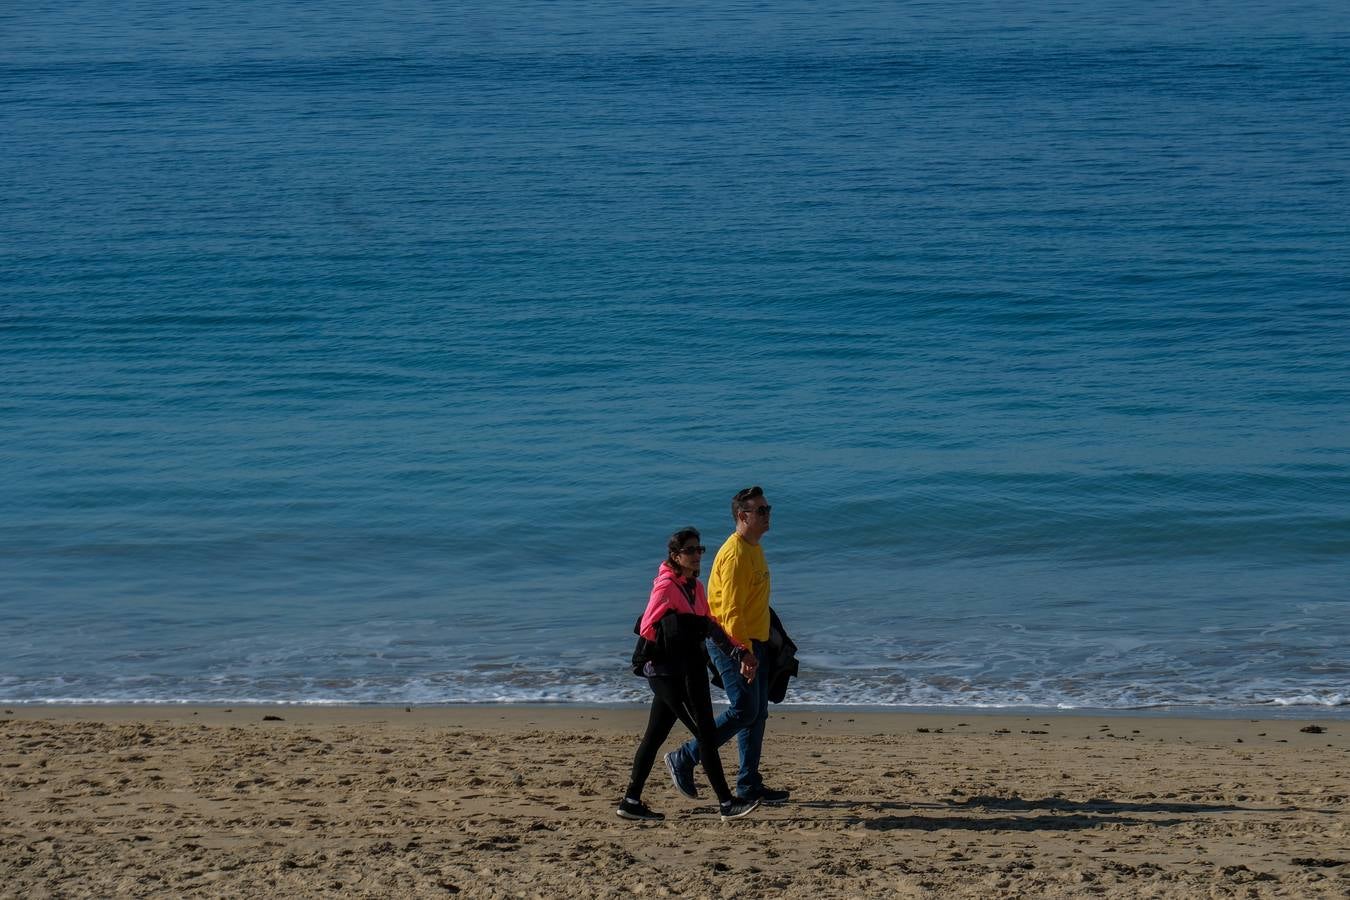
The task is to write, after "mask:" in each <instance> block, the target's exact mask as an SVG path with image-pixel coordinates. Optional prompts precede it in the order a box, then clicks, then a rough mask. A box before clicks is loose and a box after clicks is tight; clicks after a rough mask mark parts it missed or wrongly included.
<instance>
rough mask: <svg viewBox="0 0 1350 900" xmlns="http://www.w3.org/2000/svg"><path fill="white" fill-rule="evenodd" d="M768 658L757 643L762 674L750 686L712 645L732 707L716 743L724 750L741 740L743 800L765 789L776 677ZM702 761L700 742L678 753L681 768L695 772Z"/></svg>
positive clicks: (739, 786) (721, 722) (720, 722)
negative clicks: (762, 769) (763, 762)
mask: <svg viewBox="0 0 1350 900" xmlns="http://www.w3.org/2000/svg"><path fill="white" fill-rule="evenodd" d="M766 655H767V654H766V653H765V650H764V648H763V646H762V645H760V644H758V643H757V644H756V645H755V658H756V659H758V660H759V671H758V672H756V673H755V680H754V681H753V682H750V683H749V684H747V683H746V681H745V679H744V678H742V677H741V667H740V664H738V663H737V662H736V661H735V660H734V659H732V658H731V657H730V656H727V655H726V654H725V653H723V652H722V651H721V650H720V649H719V648H718V646H717V645H716V644H714V643H713V642H712V641H708V656H709V658H711V659H712V662H713V665H714V666H716V667H717V671H718V672H719V673H721V675H722V687H723V688H724V689H725V690H726V692H727V702H728V703H730V704H731V705H730V706H729V707H727V709H726V710H725V711H724V712H723V713H722V714H721V715H720V716H718V717H717V721H716V722H715V723H714V724H715V725H716V731H715V732H714V734H713V742H714V744H715V745H716V746H717V747H721V746H722V745H723V744H725V743H726V742H727V741H729V740H731V736H732V735H733V734H734V735H736V736H737V746H738V747H739V749H740V751H741V770H740V773H739V774H738V775H737V776H736V793H737V794H738V795H739V796H741V797H746V796H749V795H750V794H751V793H753V792H754V791H756V790H758V789H759V788H761V787H763V786H764V779H763V778H761V777H760V774H759V758H760V755H761V753H762V751H763V749H764V723H765V722H766V721H767V720H768V718H769V682H770V681H772V680H773V673H772V672H770V671H769V666H768V665H766V664H765V656H766ZM698 759H699V752H698V739H697V738H695V739H692V740H689V741H686V742H685V743H684V744H682V745H681V746H680V747H679V749H677V750H676V751H675V761H676V762H677V763H678V764H679V765H680V767H681V768H686V769H692V768H693V767H694V764H695V763H697V762H698Z"/></svg>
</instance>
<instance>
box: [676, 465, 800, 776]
mask: <svg viewBox="0 0 1350 900" xmlns="http://www.w3.org/2000/svg"><path fill="white" fill-rule="evenodd" d="M771 511H772V507H771V506H769V504H768V503H767V502H766V501H765V499H764V491H763V489H761V488H760V487H759V486H758V485H756V486H754V487H750V488H746V489H745V490H742V491H739V492H738V493H737V494H736V496H735V497H734V498H732V501H731V515H732V518H733V519H735V521H736V530H735V531H734V532H733V533H732V535H731V537H729V538H727V540H726V543H724V544H723V545H722V549H720V550H718V551H717V558H716V559H715V560H714V561H713V565H712V571H711V572H710V573H709V575H708V608H709V609H710V611H711V612H712V617H713V618H714V619H716V620H717V624H719V625H721V626H722V630H723V631H725V632H726V633H727V636H728V637H729V638H731V642H732V644H733V645H735V649H734V650H733V651H732V652H731V653H730V654H728V653H724V652H723V651H722V650H721V649H720V648H719V647H718V646H717V645H716V644H714V643H713V642H712V641H711V640H710V641H708V656H709V658H711V659H712V662H713V665H714V666H716V667H717V671H718V673H720V674H721V676H722V686H723V687H724V688H725V689H726V692H727V702H728V703H730V704H731V705H730V707H728V708H727V710H726V711H725V712H723V713H722V715H720V716H718V717H717V722H716V723H715V724H716V726H717V730H716V733H715V734H714V735H713V741H714V743H715V744H716V746H718V747H721V746H722V745H723V744H725V743H726V742H727V741H729V740H730V739H731V736H732V735H736V736H737V746H738V749H739V750H740V757H741V769H740V773H739V774H738V775H737V777H736V793H737V794H738V795H739V796H740V797H741V798H742V799H744V800H759V801H760V802H761V803H783V802H784V801H786V800H787V799H788V796H789V792H788V791H785V790H775V789H773V788H770V787H766V786H765V784H764V779H763V778H762V777H761V776H760V774H759V759H760V755H761V753H762V750H763V746H764V724H765V722H766V721H767V720H768V716H769V684H770V683H771V682H772V681H773V673H772V672H771V671H769V669H770V668H771V666H772V664H773V655H772V654H771V653H770V652H769V565H768V563H766V562H765V561H764V548H763V547H761V546H760V543H759V542H760V539H761V538H762V537H764V535H765V533H766V532H768V530H769V514H770V512H771ZM698 758H699V749H698V739H697V738H695V739H693V740H690V741H688V742H686V743H685V744H684V745H682V746H681V747H679V748H677V749H675V750H672V751H671V752H670V753H668V754H666V757H665V763H666V771H668V772H669V773H670V779H671V781H672V782H674V784H675V789H676V790H677V791H679V792H680V793H681V794H683V795H684V796H686V797H689V798H690V799H697V798H698V790H697V788H696V787H695V785H694V763H695V762H696V761H697V760H698Z"/></svg>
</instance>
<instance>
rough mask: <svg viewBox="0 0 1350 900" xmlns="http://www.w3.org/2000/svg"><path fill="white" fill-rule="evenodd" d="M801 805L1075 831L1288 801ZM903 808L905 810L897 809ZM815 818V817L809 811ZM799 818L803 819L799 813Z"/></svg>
mask: <svg viewBox="0 0 1350 900" xmlns="http://www.w3.org/2000/svg"><path fill="white" fill-rule="evenodd" d="M794 805H795V806H798V807H800V808H802V809H814V810H831V809H833V810H841V811H843V810H848V811H849V812H850V814H846V815H842V816H840V817H839V819H838V820H837V821H839V822H840V823H841V824H844V825H859V826H861V827H863V828H868V829H872V830H875V831H892V830H895V829H911V830H914V831H942V830H944V829H957V830H963V831H1075V830H1081V829H1086V828H1098V827H1101V826H1102V825H1148V826H1151V827H1155V828H1157V827H1164V828H1166V827H1170V826H1173V825H1180V824H1183V823H1184V822H1185V821H1186V819H1183V818H1168V819H1161V818H1146V819H1145V818H1137V816H1138V815H1143V814H1149V813H1171V814H1173V815H1174V816H1195V815H1208V814H1212V813H1235V812H1249V813H1263V812H1267V813H1268V812H1283V811H1285V810H1287V809H1290V807H1282V808H1276V809H1262V808H1257V807H1250V806H1232V805H1229V804H1206V803H1166V802H1164V803H1121V802H1117V801H1114V800H1103V799H1099V798H1093V799H1091V800H1081V801H1080V800H1065V799H1063V798H1060V797H1046V798H1043V799H1040V800H1027V799H1024V798H1022V797H969V798H966V799H965V800H961V801H955V800H947V801H942V802H939V803H897V802H894V801H888V800H878V801H849V800H816V801H803V802H800V803H796V804H794ZM860 807H865V808H867V809H869V810H873V811H877V812H888V811H894V812H895V813H897V814H894V815H882V816H865V815H858V814H857V810H858V809H859V808H860ZM918 810H935V811H936V810H942V811H947V812H959V811H967V812H969V811H976V810H988V811H991V812H1020V813H1035V814H1036V815H1027V816H997V817H995V816H989V817H985V816H961V815H923V814H921V813H919V812H918ZM901 811H903V812H905V813H908V815H901V814H899V813H900V812H901ZM811 818H812V820H814V821H819V819H818V818H817V817H811ZM803 821H806V819H805V818H803Z"/></svg>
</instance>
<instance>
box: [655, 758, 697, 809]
mask: <svg viewBox="0 0 1350 900" xmlns="http://www.w3.org/2000/svg"><path fill="white" fill-rule="evenodd" d="M673 755H674V751H672V752H670V753H667V754H666V755H665V756H663V757H661V761H662V762H664V763H665V764H666V772H667V773H668V774H669V775H670V783H671V784H673V785H675V791H676V793H678V794H679V795H680V796H681V797H687V798H688V799H690V800H697V799H698V791H686V790H685V789H684V788H682V787H680V779H679V778H678V777H677V776H676V771H675V763H673V762H671V760H670V758H671V757H672V756H673Z"/></svg>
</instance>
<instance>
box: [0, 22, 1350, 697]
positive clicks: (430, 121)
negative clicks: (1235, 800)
mask: <svg viewBox="0 0 1350 900" xmlns="http://www.w3.org/2000/svg"><path fill="white" fill-rule="evenodd" d="M1348 96H1350V6H1347V5H1345V4H1342V3H1332V2H1318V0H1313V2H1304V3H1295V4H1289V3H1280V2H1275V0H1232V2H1228V3H1208V2H1205V3H1201V2H1189V0H1180V2H1176V0H1171V2H1144V3H1131V4H1119V3H1107V2H1103V0H1075V2H1072V3H1068V2H1059V0H1031V2H1028V3H1018V4H1007V3H999V2H992V0H973V2H955V0H929V2H915V3H898V2H883V0H853V2H839V3H822V2H802V0H784V2H777V3H763V2H747V0H731V2H725V0H721V2H715V3H714V2H702V0H692V2H687V3H680V4H671V3H661V2H607V0H575V2H543V0H533V2H530V0H524V2H516V0H494V2H486V0H466V2H456V3H453V4H438V3H429V2H412V0H409V2H380V0H374V2H361V3H358V2H354V0H332V2H325V3H313V2H295V0H289V2H288V0H279V2H278V0H269V2H266V3H264V2H257V0H240V2H230V3H224V2H220V3H212V2H207V3H200V4H188V5H186V6H185V5H183V4H181V3H170V2H167V0H129V2H126V3H110V2H97V0H86V2H78V0H77V2H60V3H57V2H45V0H20V2H18V3H15V4H11V5H9V6H7V7H6V9H5V10H4V11H3V12H0V122H3V133H4V134H5V139H4V149H3V150H0V197H3V201H2V202H3V206H2V207H0V208H2V209H3V214H2V215H0V378H2V381H0V384H3V391H2V392H0V701H3V703H5V704H40V703H49V702H74V701H80V702H110V703H111V702H148V701H161V702H204V703H222V704H234V703H242V702H246V701H267V702H287V703H290V702H294V703H379V704H437V703H480V702H544V703H560V704H583V705H593V704H610V703H625V702H631V701H636V700H641V699H643V698H644V696H645V693H646V688H645V685H644V684H643V683H642V682H641V681H640V680H638V679H636V678H634V677H633V676H632V675H631V674H630V673H629V671H628V669H627V665H626V663H627V657H628V654H629V653H630V652H631V648H632V641H633V636H632V633H631V628H632V625H633V622H634V620H635V619H636V618H637V616H638V614H639V613H640V611H641V609H642V607H643V605H644V603H645V601H646V597H647V592H648V589H649V586H650V583H651V578H652V576H653V575H654V573H655V570H656V566H657V564H658V563H659V562H660V560H661V559H662V557H663V555H664V546H665V540H666V537H667V535H668V534H669V533H670V532H671V531H673V530H674V529H676V528H678V527H680V526H683V525H687V524H693V525H695V526H696V527H699V528H701V529H702V531H703V536H704V543H706V544H709V545H710V546H712V547H716V546H717V545H719V544H720V543H721V541H722V540H723V539H724V538H725V536H726V534H727V533H728V532H729V531H730V528H731V524H732V523H731V518H730V514H729V500H730V498H731V495H732V494H733V493H734V492H735V491H736V490H738V489H739V488H742V487H745V486H747V485H750V484H760V485H763V486H764V489H765V491H766V494H767V496H768V498H769V502H771V503H772V504H773V506H774V522H773V530H772V531H771V532H770V533H769V534H768V536H767V537H766V538H765V541H764V546H765V552H766V555H767V558H768V560H769V563H770V566H771V568H772V571H773V579H774V597H773V602H774V606H775V608H776V609H777V610H779V612H780V613H781V615H782V618H783V619H784V621H785V623H786V625H787V627H788V630H789V632H791V634H792V636H793V638H794V639H795V640H796V642H797V643H798V644H799V645H800V647H801V677H800V678H799V679H797V680H796V681H795V682H794V685H793V689H792V692H791V694H790V695H789V702H792V703H805V704H816V705H825V706H832V707H843V706H854V705H858V706H869V707H944V708H949V707H957V708H1035V709H1056V708H1059V709H1073V708H1079V709H1105V710H1126V709H1129V710H1139V709H1145V710H1163V711H1175V710H1179V711H1189V712H1193V713H1199V714H1212V715H1242V714H1248V713H1251V712H1260V713H1262V714H1265V715H1280V714H1283V715H1292V716H1298V717H1307V718H1312V717H1342V718H1344V717H1350V599H1348V598H1347V586H1348V585H1350V115H1347V110H1348V108H1347V101H1346V98H1347V97H1348Z"/></svg>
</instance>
